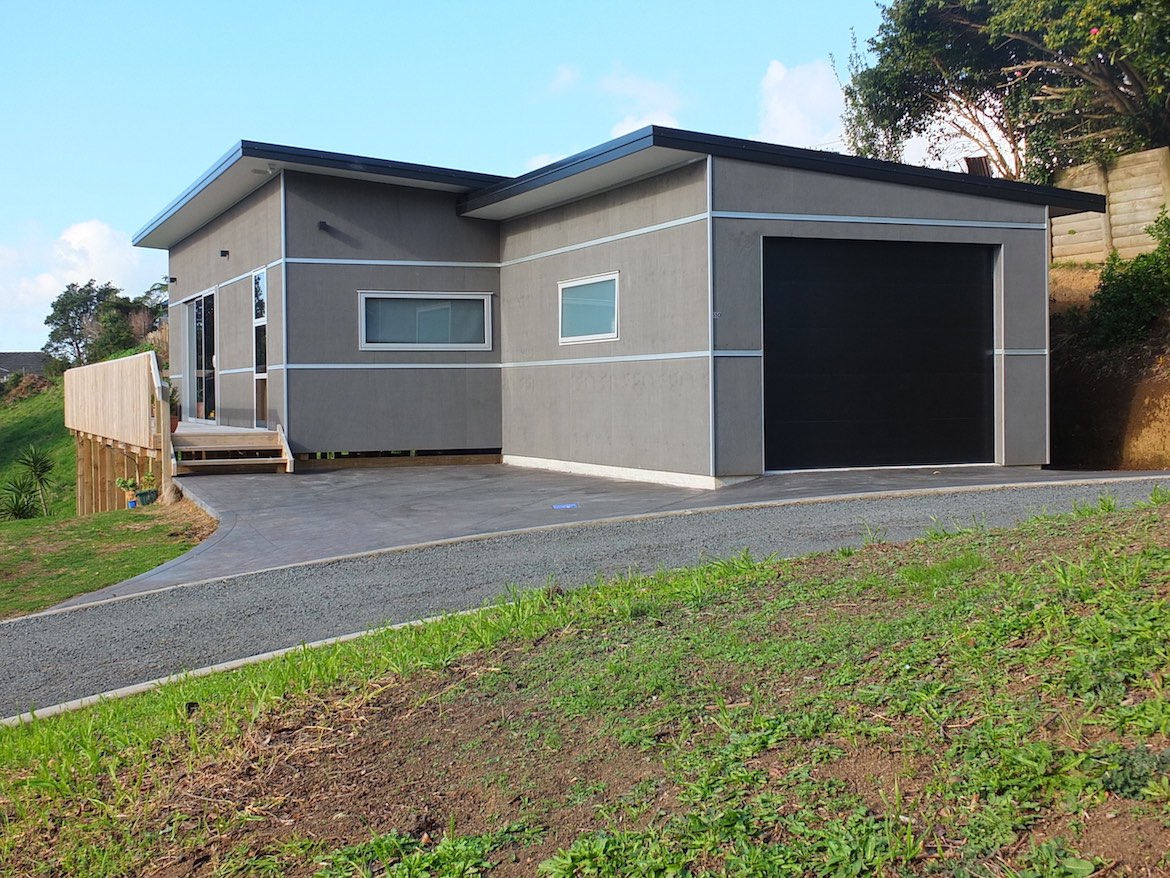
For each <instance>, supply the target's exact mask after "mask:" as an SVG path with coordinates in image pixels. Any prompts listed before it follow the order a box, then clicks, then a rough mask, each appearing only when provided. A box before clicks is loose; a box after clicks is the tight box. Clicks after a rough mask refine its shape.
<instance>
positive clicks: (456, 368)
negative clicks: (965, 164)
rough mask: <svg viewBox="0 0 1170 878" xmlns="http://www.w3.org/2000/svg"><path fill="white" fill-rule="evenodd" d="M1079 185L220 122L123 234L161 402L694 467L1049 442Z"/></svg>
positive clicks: (679, 139) (202, 413)
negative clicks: (351, 141)
mask: <svg viewBox="0 0 1170 878" xmlns="http://www.w3.org/2000/svg"><path fill="white" fill-rule="evenodd" d="M1104 203H1105V202H1104V198H1103V197H1101V196H1099V195H1093V194H1089V193H1082V192H1069V191H1063V190H1059V189H1052V188H1047V187H1037V186H1031V185H1026V184H1019V183H1011V182H1005V181H1001V180H994V179H988V178H984V177H975V176H968V175H963V174H954V173H949V172H945V171H936V170H929V169H922V168H913V167H907V166H903V165H898V164H890V163H886V162H878V161H872V160H866V159H860V158H854V157H849V156H842V155H837V154H833V153H827V152H816V151H810V150H803V149H794V148H790V147H785V146H777V145H773V144H766V143H757V142H753V141H748V140H739V139H734V138H729V137H719V136H712V135H707V134H699V133H694V132H689V131H680V130H674V129H669V128H661V127H657V126H651V127H648V128H643V129H641V130H639V131H636V132H634V133H632V134H629V135H626V136H624V137H620V138H618V139H616V140H612V141H610V142H608V143H604V144H602V145H600V146H598V147H595V148H593V149H590V150H588V151H586V152H583V153H580V154H578V155H574V156H571V157H569V158H566V159H564V160H562V161H558V162H555V163H553V164H551V165H548V166H547V167H544V168H541V169H539V170H536V171H533V172H532V173H529V174H525V175H523V176H521V177H516V178H506V177H497V176H491V175H487V174H479V173H471V172H466V171H457V170H451V169H447V168H438V167H429V166H423V165H415V164H407V163H404V162H396V161H386V160H382V159H373V158H362V157H358V156H351V155H341V154H336V153H328V152H316V151H312V150H307V149H297V148H292V147H286V146H276V145H272V144H266V143H255V142H251V141H243V142H241V143H240V144H238V145H237V146H236V147H235V148H234V149H232V150H231V151H230V152H229V153H228V154H227V155H225V156H224V157H223V158H222V159H221V160H220V161H219V162H218V163H217V164H216V165H215V166H214V167H212V168H211V169H210V170H209V171H208V172H207V173H206V174H205V175H204V176H203V177H201V178H200V179H199V180H197V181H196V182H195V183H194V184H193V185H192V186H191V187H190V188H189V189H188V190H187V191H186V192H184V193H183V194H182V195H180V196H179V197H178V198H177V199H176V200H175V201H174V202H173V203H172V204H170V205H169V206H168V207H167V208H166V209H165V210H164V211H163V212H162V213H161V214H159V215H158V216H157V217H156V218H155V219H153V220H152V221H151V222H150V223H149V224H147V225H146V227H145V228H144V229H142V231H140V232H139V233H138V234H137V236H136V237H135V239H134V242H135V243H136V244H138V245H139V246H143V247H154V248H160V249H165V250H167V251H169V255H170V272H169V273H170V275H172V277H171V282H170V320H171V328H172V336H171V346H172V347H171V363H172V379H173V380H174V381H175V383H176V384H178V385H179V386H180V387H181V394H182V400H183V416H184V418H185V419H188V420H205V421H211V422H214V423H217V424H221V425H230V426H236V427H245V428H255V427H263V426H270V427H271V426H275V425H280V426H281V427H282V428H283V429H284V431H285V433H286V435H287V438H288V442H289V443H290V445H291V447H292V450H293V451H294V452H299V453H305V452H322V451H337V452H340V451H346V452H390V451H398V450H404V449H420V450H431V451H464V452H466V451H472V450H476V451H498V452H502V455H503V460H504V462H506V463H508V462H511V463H517V464H522V465H526V466H537V467H547V468H552V469H557V470H565V471H572V472H581V473H593V474H602V475H609V476H616V477H621V478H636V479H645V480H650V481H659V482H664V483H670V484H678V485H690V486H700V487H711V486H715V485H718V484H722V483H726V482H728V481H731V480H735V479H737V478H742V477H750V476H754V475H758V474H760V473H762V472H766V471H775V470H786V469H797V468H820V467H845V466H894V465H906V464H957V463H977V462H978V463H996V464H1001V465H1005V466H1012V465H1039V464H1043V463H1045V462H1047V460H1048V319H1047V265H1048V259H1047V254H1048V246H1049V228H1050V222H1051V219H1052V217H1055V216H1061V215H1064V214H1069V213H1075V212H1080V211H1101V210H1103V209H1104Z"/></svg>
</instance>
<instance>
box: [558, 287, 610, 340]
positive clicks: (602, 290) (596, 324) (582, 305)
mask: <svg viewBox="0 0 1170 878" xmlns="http://www.w3.org/2000/svg"><path fill="white" fill-rule="evenodd" d="M557 287H558V291H559V293H560V300H561V301H560V311H561V344H573V343H576V342H582V341H606V340H608V339H615V338H617V337H618V320H617V310H618V276H617V273H616V272H615V273H613V274H606V275H597V276H596V277H585V278H580V279H579V280H567V281H562V282H561V283H560V284H558V285H557Z"/></svg>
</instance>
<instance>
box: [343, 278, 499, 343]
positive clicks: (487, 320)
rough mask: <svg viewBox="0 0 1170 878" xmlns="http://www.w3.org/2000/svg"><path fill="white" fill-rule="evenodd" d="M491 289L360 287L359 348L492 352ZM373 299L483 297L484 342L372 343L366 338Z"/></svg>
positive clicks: (477, 298) (479, 298)
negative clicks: (368, 310) (368, 309)
mask: <svg viewBox="0 0 1170 878" xmlns="http://www.w3.org/2000/svg"><path fill="white" fill-rule="evenodd" d="M493 295H495V294H494V293H490V292H468V293H446V292H431V291H428V292H419V291H415V290H358V350H362V351H490V350H491V349H492V296H493ZM369 299H416V300H417V299H421V300H427V299H442V300H447V301H450V300H460V299H461V300H479V301H480V302H482V303H483V334H484V341H483V343H482V344H479V343H474V344H464V343H453V344H443V343H438V342H424V343H417V342H411V343H407V342H371V341H367V340H366V338H367V336H366V301H367V300H369Z"/></svg>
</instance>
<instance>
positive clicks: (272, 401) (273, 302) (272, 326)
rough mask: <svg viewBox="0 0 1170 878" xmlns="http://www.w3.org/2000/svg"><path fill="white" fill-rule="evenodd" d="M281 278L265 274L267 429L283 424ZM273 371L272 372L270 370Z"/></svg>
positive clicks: (277, 273)
mask: <svg viewBox="0 0 1170 878" xmlns="http://www.w3.org/2000/svg"><path fill="white" fill-rule="evenodd" d="M284 312H285V295H284V278H283V272H282V271H281V270H280V269H275V270H271V271H269V272H268V425H269V427H274V426H275V425H277V424H285V423H287V414H286V413H287V411H288V407H287V406H286V405H285V399H284V370H283V369H281V368H279V367H280V366H281V365H283V364H284V361H285V360H284ZM274 366H275V367H277V368H273V367H274Z"/></svg>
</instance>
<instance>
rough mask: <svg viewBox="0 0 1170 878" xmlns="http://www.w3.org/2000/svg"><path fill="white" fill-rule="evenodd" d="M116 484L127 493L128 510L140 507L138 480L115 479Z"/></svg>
mask: <svg viewBox="0 0 1170 878" xmlns="http://www.w3.org/2000/svg"><path fill="white" fill-rule="evenodd" d="M114 484H115V485H117V486H118V487H119V488H120V489H121V490H123V491H125V492H126V508H127V509H133V508H134V507H135V506H137V505H138V480H137V479H114Z"/></svg>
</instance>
